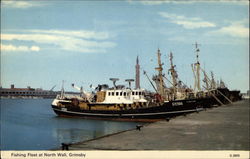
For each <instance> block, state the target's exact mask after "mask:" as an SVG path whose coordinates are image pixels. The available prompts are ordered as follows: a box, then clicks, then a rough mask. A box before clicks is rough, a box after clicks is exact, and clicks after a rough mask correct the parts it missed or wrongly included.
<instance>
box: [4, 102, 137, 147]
mask: <svg viewBox="0 0 250 159" xmlns="http://www.w3.org/2000/svg"><path fill="white" fill-rule="evenodd" d="M51 102H52V100H51V99H1V149H2V150H48V149H54V148H58V147H59V146H60V145H61V143H63V142H64V143H74V142H79V141H84V140H89V139H93V138H96V137H100V136H103V135H106V134H111V133H115V132H118V131H122V130H127V129H131V128H134V127H135V125H137V124H138V123H135V122H116V121H104V120H86V119H78V118H61V117H57V116H56V115H55V113H54V112H53V111H52V109H51V107H50V104H51Z"/></svg>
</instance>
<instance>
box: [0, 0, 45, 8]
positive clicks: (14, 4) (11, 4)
mask: <svg viewBox="0 0 250 159" xmlns="http://www.w3.org/2000/svg"><path fill="white" fill-rule="evenodd" d="M1 5H2V6H3V7H6V8H20V9H26V8H30V7H40V6H44V4H42V3H40V2H34V1H11V0H3V1H1Z"/></svg>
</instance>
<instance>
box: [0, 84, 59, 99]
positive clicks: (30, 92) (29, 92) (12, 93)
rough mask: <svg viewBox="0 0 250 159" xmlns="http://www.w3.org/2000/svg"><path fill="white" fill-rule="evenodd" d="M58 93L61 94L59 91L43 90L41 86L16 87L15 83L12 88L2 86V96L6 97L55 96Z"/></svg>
mask: <svg viewBox="0 0 250 159" xmlns="http://www.w3.org/2000/svg"><path fill="white" fill-rule="evenodd" d="M58 94H60V92H59V91H52V90H43V89H40V88H37V89H35V88H31V87H30V86H28V87H27V88H15V85H14V84H12V85H11V86H10V88H0V97H6V98H12V97H20V98H35V97H38V98H55V97H56V96H57V95H58Z"/></svg>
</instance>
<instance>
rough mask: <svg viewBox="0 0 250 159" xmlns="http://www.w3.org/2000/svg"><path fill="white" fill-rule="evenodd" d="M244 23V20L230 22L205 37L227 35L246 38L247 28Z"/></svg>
mask: <svg viewBox="0 0 250 159" xmlns="http://www.w3.org/2000/svg"><path fill="white" fill-rule="evenodd" d="M244 23H246V21H245V20H243V21H237V22H231V24H230V25H228V26H224V27H221V28H220V29H218V30H215V31H211V32H208V33H207V35H228V36H231V37H238V38H248V37H249V28H248V27H246V26H245V24H244ZM247 26H248V25H247Z"/></svg>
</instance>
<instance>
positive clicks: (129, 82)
mask: <svg viewBox="0 0 250 159" xmlns="http://www.w3.org/2000/svg"><path fill="white" fill-rule="evenodd" d="M125 81H126V82H128V84H129V88H130V89H131V82H134V81H135V80H134V79H126V80H125Z"/></svg>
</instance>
